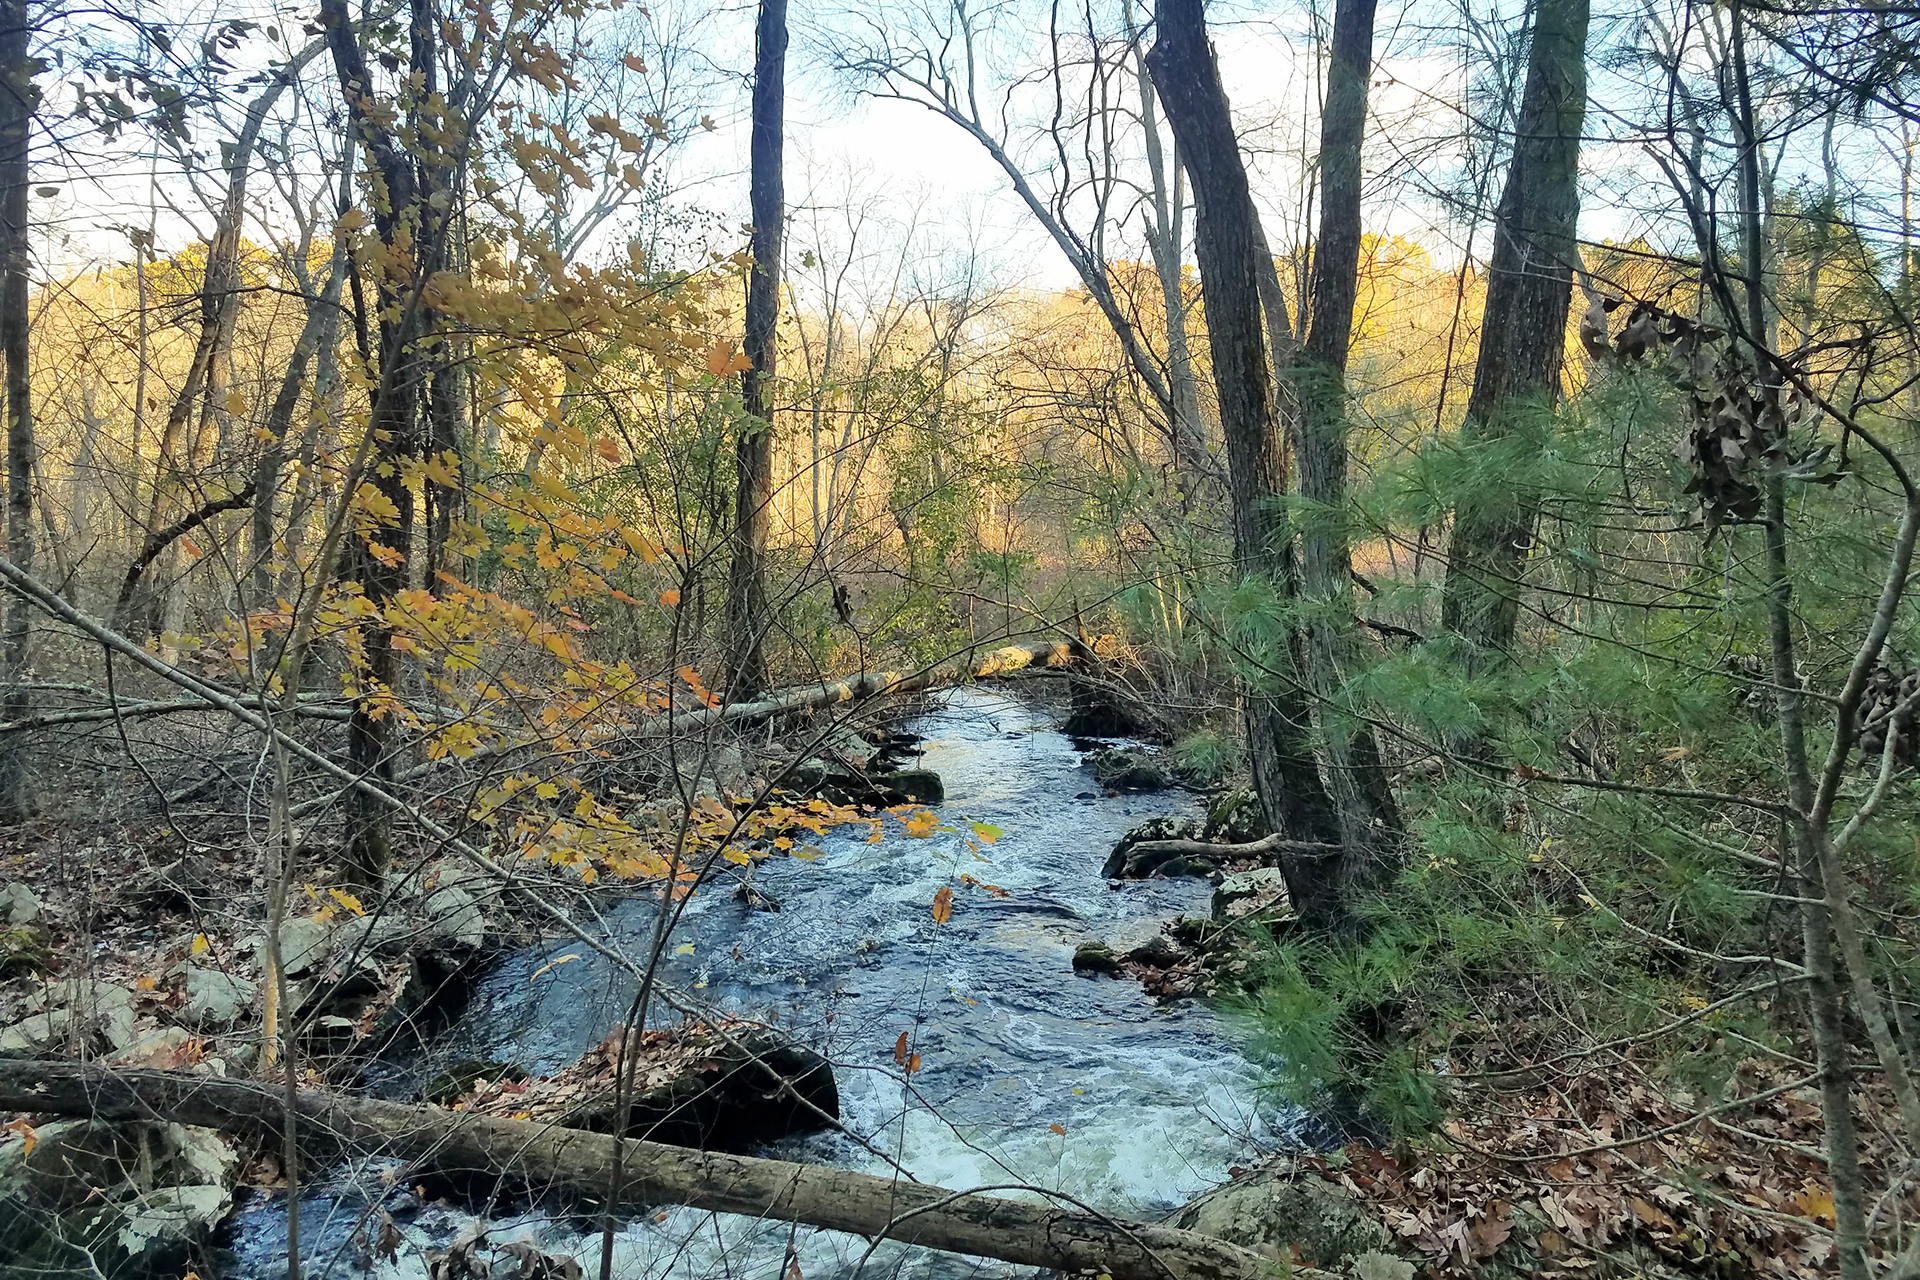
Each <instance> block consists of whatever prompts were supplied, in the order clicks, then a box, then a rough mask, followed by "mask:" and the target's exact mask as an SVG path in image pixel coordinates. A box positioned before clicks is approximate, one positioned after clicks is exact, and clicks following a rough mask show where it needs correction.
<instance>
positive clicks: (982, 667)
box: [672, 640, 1087, 729]
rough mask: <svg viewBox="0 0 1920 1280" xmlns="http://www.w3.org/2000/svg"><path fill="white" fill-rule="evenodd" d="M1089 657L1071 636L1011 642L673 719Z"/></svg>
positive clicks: (775, 709) (696, 721)
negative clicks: (925, 664) (927, 663)
mask: <svg viewBox="0 0 1920 1280" xmlns="http://www.w3.org/2000/svg"><path fill="white" fill-rule="evenodd" d="M1086 656H1087V651H1086V646H1085V645H1082V644H1080V643H1078V642H1076V641H1070V640H1039V641H1034V642H1032V643H1029V644H1010V645H1004V646H1002V647H1001V648H998V649H993V650H989V651H988V652H987V653H985V654H981V653H977V652H971V653H965V654H962V655H960V656H959V657H957V658H950V659H948V660H947V661H946V662H941V663H937V664H935V665H934V666H931V667H927V668H925V669H924V670H921V671H862V672H860V673H859V674H857V675H850V676H845V677H842V678H841V679H838V680H823V681H821V682H820V683H819V684H803V685H796V686H794V687H792V688H788V689H776V690H774V691H773V692H772V693H769V694H768V695H767V696H766V697H764V698H760V699H757V700H755V701H753V702H730V703H723V704H721V705H719V706H713V707H703V708H700V709H698V710H695V711H683V712H681V713H680V714H678V715H676V716H674V717H673V720H672V727H673V728H675V729H698V728H700V727H702V726H704V725H709V724H713V723H715V722H716V721H718V722H721V723H733V722H736V721H741V720H765V719H767V718H768V717H770V716H778V715H788V714H790V713H792V712H795V711H815V710H818V709H820V708H822V707H832V706H838V705H839V704H841V703H845V702H860V701H864V700H866V699H868V698H880V697H893V696H896V695H899V694H903V693H917V692H919V691H920V690H922V689H938V688H941V687H944V686H946V685H950V684H959V683H961V682H963V681H966V680H986V679H990V678H992V677H994V676H1007V675H1013V674H1015V673H1017V672H1022V671H1031V670H1035V669H1039V670H1047V669H1055V668H1060V667H1065V666H1068V665H1070V664H1072V663H1073V662H1075V661H1077V660H1082V659H1084V658H1085V657H1086Z"/></svg>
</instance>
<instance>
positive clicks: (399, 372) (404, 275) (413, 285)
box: [320, 0, 452, 884]
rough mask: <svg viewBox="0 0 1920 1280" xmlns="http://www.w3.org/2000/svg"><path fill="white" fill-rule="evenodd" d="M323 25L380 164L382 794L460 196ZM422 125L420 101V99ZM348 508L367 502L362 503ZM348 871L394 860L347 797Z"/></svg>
mask: <svg viewBox="0 0 1920 1280" xmlns="http://www.w3.org/2000/svg"><path fill="white" fill-rule="evenodd" d="M412 8H413V14H412V17H413V21H412V23H411V25H410V33H409V34H410V39H409V50H410V53H409V65H410V71H411V75H412V77H413V78H414V79H415V81H416V82H417V83H419V84H422V85H425V84H430V83H431V69H432V65H433V62H434V58H435V51H434V45H435V34H436V31H437V28H436V26H435V24H434V21H433V18H432V12H433V11H432V5H431V3H430V0H413V6H412ZM320 21H321V24H322V25H323V26H325V27H326V29H327V42H328V45H329V47H330V48H331V50H332V52H333V63H334V71H335V73H336V75H337V77H338V79H339V82H340V93H341V97H342V98H343V99H344V100H345V103H346V106H347V110H348V113H349V114H350V116H351V117H352V120H353V123H354V127H355V129H356V131H357V133H358V135H359V136H358V142H359V145H360V146H361V147H362V148H363V149H364V150H365V152H366V154H367V155H368V157H369V158H370V159H371V160H372V161H373V178H374V181H375V192H374V198H373V200H372V201H371V203H372V206H373V222H374V228H375V230H376V231H377V232H378V233H379V236H380V243H381V246H382V248H383V250H384V253H383V258H384V261H383V262H382V263H381V264H380V266H379V270H378V274H377V279H376V290H377V295H378V298H377V308H376V309H377V314H378V315H379V351H378V359H379V364H380V369H379V380H378V382H377V383H376V384H375V385H374V387H373V391H372V405H371V407H370V409H369V416H368V421H367V431H368V434H369V437H370V441H371V446H370V450H369V455H368V465H367V467H366V469H365V472H364V474H365V475H366V476H367V479H366V481H365V483H364V484H363V485H362V490H363V491H364V489H365V488H367V487H369V486H370V487H371V488H372V490H373V501H372V503H371V506H372V508H375V509H377V511H378V513H379V516H380V517H381V519H380V521H379V527H378V528H375V529H371V530H367V531H364V536H361V535H360V534H358V533H357V534H356V536H354V537H353V538H352V540H351V542H350V544H349V548H350V549H349V553H348V556H347V562H346V571H347V576H348V577H349V578H350V579H351V580H352V581H354V582H356V583H358V584H359V586H360V590H361V592H362V593H363V594H364V595H365V597H366V599H367V601H368V602H369V603H370V604H371V605H372V606H373V608H374V613H373V614H372V615H371V616H369V617H368V618H367V620H366V623H365V625H364V628H363V634H364V638H365V651H366V670H365V673H364V675H363V677H362V679H363V681H364V682H365V683H366V684H367V685H368V686H369V687H368V688H366V689H365V690H364V691H363V695H362V696H361V697H359V698H357V699H356V700H355V702H354V707H353V715H352V718H351V719H350V720H349V721H348V723H347V755H348V760H349V761H350V763H351V764H352V766H353V768H354V770H355V772H357V773H359V774H360V775H361V776H363V777H368V778H372V779H374V780H376V781H379V782H382V783H384V782H387V781H390V780H391V779H392V777H393V758H392V757H393V751H392V744H393V723H394V717H393V716H392V715H390V714H388V713H387V711H386V708H385V706H384V705H383V703H382V701H381V695H382V693H383V691H386V690H392V689H393V688H394V686H395V685H396V684H397V683H398V680H399V673H400V663H399V656H398V654H397V653H396V652H395V650H394V647H393V637H392V634H391V629H390V628H389V627H388V626H387V624H386V622H385V620H384V618H383V616H382V611H384V610H385V608H386V606H387V604H388V602H389V601H391V600H392V599H393V597H394V596H395V595H397V594H399V593H400V592H401V591H404V590H405V589H406V588H407V585H408V554H409V551H410V549H411V547H412V543H413V531H414V504H413V490H412V489H411V488H410V487H409V486H408V484H407V477H406V475H405V474H404V470H403V466H402V464H403V463H404V462H406V461H407V460H408V459H413V458H418V457H420V456H421V454H422V452H423V440H422V434H423V433H422V431H421V403H422V399H423V395H424V390H425V385H426V381H427V376H428V372H429V370H430V368H431V366H432V360H431V358H430V356H429V354H428V352H426V351H425V350H424V349H423V347H424V345H425V339H426V338H427V336H428V329H429V322H430V319H431V314H432V313H431V312H430V311H429V310H428V308H427V307H426V306H424V305H423V303H422V299H421V291H422V289H423V287H424V285H425V282H426V281H427V279H428V278H429V277H430V276H431V275H432V274H433V272H434V271H436V270H438V269H440V268H441V267H442V266H444V265H445V261H446V252H445V250H446V234H447V216H446V213H445V212H444V211H445V210H446V209H448V208H450V207H451V195H452V193H451V192H448V191H444V190H442V189H441V186H440V180H441V179H442V177H443V173H442V170H441V168H440V166H439V165H438V164H436V163H434V162H433V157H432V155H431V154H430V153H429V154H427V155H424V156H423V155H421V154H417V152H416V148H417V147H418V146H419V145H420V144H419V143H418V142H410V141H409V140H408V139H409V138H410V137H411V138H418V137H420V136H421V131H420V130H419V129H418V128H417V127H414V126H417V124H418V121H417V119H416V120H412V121H410V122H408V124H409V127H408V128H406V129H405V130H399V129H396V127H395V125H396V121H395V120H394V118H393V117H392V115H391V113H390V112H388V111H387V110H385V109H384V108H383V106H382V105H381V104H379V103H377V102H376V101H375V99H374V95H373V83H374V82H373V76H372V73H371V72H370V71H369V70H368V68H367V60H366V55H365V53H364V52H363V51H362V50H361V48H360V41H359V37H358V35H357V33H356V31H355V29H354V25H353V21H352V19H351V18H350V17H349V16H348V14H347V7H346V3H345V0H322V3H321V5H320ZM411 100H412V101H413V103H414V111H415V113H416V114H417V112H418V106H419V99H418V97H417V96H416V97H413V98H412V99H411ZM349 497H350V499H352V500H356V501H358V500H359V499H358V498H357V497H355V496H354V495H349ZM348 804H349V812H348V831H347V865H348V871H349V874H350V875H352V876H353V877H354V878H355V879H357V880H359V881H361V882H362V883H366V884H378V883H379V881H380V877H381V876H383V875H384V874H385V871H386V867H387V863H388V861H389V857H390V848H389V839H388V830H387V827H388V817H387V812H386V810H385V808H384V807H382V806H381V805H380V804H379V803H377V802H375V801H373V800H371V799H369V798H367V797H365V796H363V795H361V794H360V793H358V792H352V793H349V797H348Z"/></svg>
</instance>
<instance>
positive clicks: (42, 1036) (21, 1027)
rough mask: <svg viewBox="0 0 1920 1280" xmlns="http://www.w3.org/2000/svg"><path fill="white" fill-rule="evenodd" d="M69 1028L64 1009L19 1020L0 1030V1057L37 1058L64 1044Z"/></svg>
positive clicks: (70, 1019)
mask: <svg viewBox="0 0 1920 1280" xmlns="http://www.w3.org/2000/svg"><path fill="white" fill-rule="evenodd" d="M72 1025H73V1020H72V1015H71V1014H70V1013H69V1011H68V1010H66V1009H49V1010H48V1011H47V1012H45V1013H36V1014H33V1015H32V1016H30V1017H26V1018H22V1019H21V1020H20V1021H18V1022H16V1023H14V1024H13V1025H12V1026H10V1027H8V1028H7V1029H6V1030H4V1031H0V1058H38V1057H41V1056H43V1055H46V1054H50V1053H52V1052H54V1051H56V1050H57V1049H58V1048H59V1047H60V1046H61V1045H63V1044H65V1043H66V1040H67V1032H68V1031H69V1030H70V1029H71V1027H72Z"/></svg>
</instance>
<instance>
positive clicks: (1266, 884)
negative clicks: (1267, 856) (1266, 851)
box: [1213, 867, 1288, 924]
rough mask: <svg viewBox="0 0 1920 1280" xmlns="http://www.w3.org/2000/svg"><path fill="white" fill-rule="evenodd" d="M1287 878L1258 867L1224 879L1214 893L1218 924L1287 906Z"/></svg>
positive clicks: (1271, 868)
mask: <svg viewBox="0 0 1920 1280" xmlns="http://www.w3.org/2000/svg"><path fill="white" fill-rule="evenodd" d="M1287 902H1288V899H1287V878H1286V877H1285V876H1283V875H1281V874H1280V869H1279V868H1278V867H1255V868H1253V869H1252V870H1250V871H1236V872H1234V873H1233V874H1232V875H1230V876H1224V877H1222V878H1221V880H1220V884H1219V886H1218V887H1217V888H1215V889H1214V891H1213V918H1214V920H1215V922H1216V923H1222V924H1224V923H1225V922H1226V921H1228V920H1238V919H1240V918H1242V917H1244V916H1249V915H1252V914H1253V913H1254V912H1256V911H1265V910H1268V909H1269V908H1276V907H1285V906H1286V905H1287Z"/></svg>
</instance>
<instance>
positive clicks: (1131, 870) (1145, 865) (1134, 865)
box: [1100, 817, 1206, 880]
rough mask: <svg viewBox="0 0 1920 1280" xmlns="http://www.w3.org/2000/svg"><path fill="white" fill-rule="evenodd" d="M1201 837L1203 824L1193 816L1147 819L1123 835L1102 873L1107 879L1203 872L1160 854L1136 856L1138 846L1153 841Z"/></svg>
mask: <svg viewBox="0 0 1920 1280" xmlns="http://www.w3.org/2000/svg"><path fill="white" fill-rule="evenodd" d="M1199 838H1200V824H1199V823H1197V822H1195V821H1194V820H1193V819H1192V818H1168V817H1159V818H1148V819H1147V820H1146V821H1145V822H1143V823H1141V824H1140V825H1139V826H1137V827H1135V828H1134V829H1133V830H1131V831H1129V832H1127V834H1125V835H1124V836H1121V837H1120V841H1119V843H1118V844H1116V845H1114V846H1113V852H1112V853H1110V854H1108V855H1107V860H1106V862H1105V863H1104V864H1102V866H1101V868H1100V875H1101V876H1102V877H1103V878H1104V879H1107V880H1145V879H1147V878H1148V877H1150V876H1155V875H1161V876H1190V875H1204V874H1205V873H1206V872H1205V869H1204V868H1190V867H1189V865H1188V863H1187V862H1186V860H1185V859H1166V858H1160V857H1151V858H1148V857H1136V856H1134V854H1133V848H1134V846H1135V845H1139V844H1145V843H1147V842H1149V841H1154V840H1197V839H1199Z"/></svg>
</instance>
